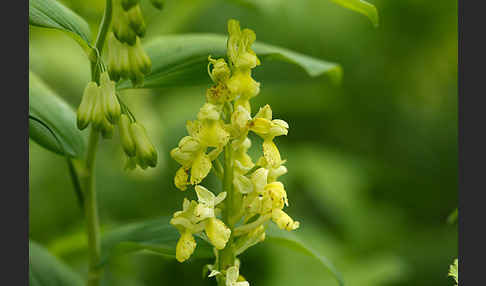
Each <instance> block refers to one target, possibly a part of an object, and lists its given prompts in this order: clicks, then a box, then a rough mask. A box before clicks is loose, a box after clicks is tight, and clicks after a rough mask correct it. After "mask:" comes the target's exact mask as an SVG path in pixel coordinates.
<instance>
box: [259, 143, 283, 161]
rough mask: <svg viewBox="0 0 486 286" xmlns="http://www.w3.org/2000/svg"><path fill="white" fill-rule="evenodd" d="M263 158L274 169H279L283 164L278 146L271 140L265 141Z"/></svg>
mask: <svg viewBox="0 0 486 286" xmlns="http://www.w3.org/2000/svg"><path fill="white" fill-rule="evenodd" d="M262 146H263V156H264V157H265V160H266V162H267V164H268V165H270V166H271V167H272V168H278V167H279V166H280V165H281V164H282V162H283V161H282V158H281V157H280V152H279V151H278V148H277V146H276V145H275V143H274V142H273V141H272V140H271V139H265V140H264V141H263V145H262Z"/></svg>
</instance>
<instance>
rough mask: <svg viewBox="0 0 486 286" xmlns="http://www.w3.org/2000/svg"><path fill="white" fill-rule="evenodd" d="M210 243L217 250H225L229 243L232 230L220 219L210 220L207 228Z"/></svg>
mask: <svg viewBox="0 0 486 286" xmlns="http://www.w3.org/2000/svg"><path fill="white" fill-rule="evenodd" d="M205 231H206V234H207V235H208V238H209V241H211V244H213V245H214V247H215V248H216V249H219V250H220V249H223V248H224V247H225V246H226V243H227V242H228V240H229V238H230V235H231V230H230V229H229V228H228V227H227V226H226V225H225V224H224V223H223V222H222V221H221V220H219V219H217V218H214V217H212V218H209V219H208V221H207V223H206V228H205Z"/></svg>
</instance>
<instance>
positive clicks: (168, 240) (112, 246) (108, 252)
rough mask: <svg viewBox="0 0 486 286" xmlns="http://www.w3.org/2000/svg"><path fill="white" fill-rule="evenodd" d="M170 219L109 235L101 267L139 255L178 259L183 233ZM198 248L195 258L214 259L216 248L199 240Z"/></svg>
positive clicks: (163, 218)
mask: <svg viewBox="0 0 486 286" xmlns="http://www.w3.org/2000/svg"><path fill="white" fill-rule="evenodd" d="M169 220H170V218H167V217H162V218H157V219H153V220H149V221H143V222H137V223H131V224H128V225H125V226H122V227H120V228H118V229H115V230H113V231H110V232H108V233H107V234H106V235H104V236H103V238H102V245H101V249H102V254H101V263H100V266H102V265H104V264H105V263H107V262H108V260H109V259H110V258H111V257H115V256H118V255H122V254H127V253H132V252H136V251H142V250H144V251H148V252H150V253H154V254H158V255H162V256H165V257H170V258H175V251H176V245H177V241H178V240H179V236H180V235H179V232H178V231H177V229H176V228H175V227H174V226H172V225H171V224H169ZM196 242H197V247H196V250H195V252H194V253H193V255H192V256H191V259H192V258H210V257H213V251H212V246H211V245H210V244H209V243H208V242H206V241H204V240H202V239H201V238H199V237H196Z"/></svg>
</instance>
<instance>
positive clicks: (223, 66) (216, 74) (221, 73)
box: [208, 56, 231, 83]
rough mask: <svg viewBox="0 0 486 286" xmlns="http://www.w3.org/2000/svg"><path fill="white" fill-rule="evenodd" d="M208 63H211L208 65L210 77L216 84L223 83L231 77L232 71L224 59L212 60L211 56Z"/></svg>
mask: <svg viewBox="0 0 486 286" xmlns="http://www.w3.org/2000/svg"><path fill="white" fill-rule="evenodd" d="M208 61H209V64H208V72H209V76H210V77H211V79H212V80H213V81H214V82H216V83H218V82H222V81H225V80H226V79H228V78H229V77H230V74H231V71H230V69H229V67H228V64H227V63H226V62H225V60H224V59H222V58H221V59H216V60H215V59H213V58H211V56H209V57H208ZM211 65H212V66H213V69H212V70H211V71H209V68H210V66H211Z"/></svg>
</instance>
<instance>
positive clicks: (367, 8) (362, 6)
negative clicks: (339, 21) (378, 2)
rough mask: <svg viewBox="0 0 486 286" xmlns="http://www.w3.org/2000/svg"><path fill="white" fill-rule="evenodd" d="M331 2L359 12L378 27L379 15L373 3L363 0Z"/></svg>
mask: <svg viewBox="0 0 486 286" xmlns="http://www.w3.org/2000/svg"><path fill="white" fill-rule="evenodd" d="M331 1H332V2H334V3H336V4H338V5H340V6H343V7H344V8H347V9H349V10H353V11H355V12H358V13H361V14H363V15H365V16H366V17H368V19H370V21H371V23H373V25H374V26H375V27H378V24H379V22H380V21H379V17H378V11H377V10H376V7H375V6H374V5H373V4H370V3H368V2H366V1H363V0H331Z"/></svg>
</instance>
